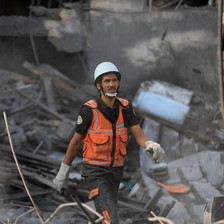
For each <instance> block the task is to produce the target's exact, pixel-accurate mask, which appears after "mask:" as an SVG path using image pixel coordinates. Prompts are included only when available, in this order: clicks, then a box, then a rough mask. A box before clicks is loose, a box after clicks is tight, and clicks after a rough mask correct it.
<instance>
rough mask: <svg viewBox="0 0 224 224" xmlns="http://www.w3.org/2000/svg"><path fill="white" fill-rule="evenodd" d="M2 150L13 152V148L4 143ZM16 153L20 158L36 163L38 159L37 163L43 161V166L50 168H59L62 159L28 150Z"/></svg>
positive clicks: (1, 145)
mask: <svg viewBox="0 0 224 224" xmlns="http://www.w3.org/2000/svg"><path fill="white" fill-rule="evenodd" d="M0 151H1V152H5V153H10V154H11V150H10V147H9V146H8V145H3V144H0ZM16 155H17V157H18V160H20V161H21V160H27V161H29V162H30V163H34V162H35V161H36V163H37V164H38V163H41V164H42V166H43V167H49V168H57V169H58V167H59V166H60V164H61V161H58V160H55V159H52V158H49V157H46V156H42V155H39V154H33V153H30V152H28V151H25V150H24V151H16Z"/></svg>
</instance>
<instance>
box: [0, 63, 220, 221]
mask: <svg viewBox="0 0 224 224" xmlns="http://www.w3.org/2000/svg"><path fill="white" fill-rule="evenodd" d="M22 66H23V67H24V74H16V73H15V72H13V71H6V70H0V73H1V76H0V77H1V84H0V93H1V94H0V111H1V113H2V115H1V119H0V152H1V157H0V160H1V162H0V166H1V169H0V177H1V178H0V195H1V197H0V200H1V202H0V222H1V223H23V224H24V223H27V224H28V223H41V221H40V218H39V217H38V216H37V214H36V212H35V211H34V208H33V205H32V203H31V201H30V199H29V197H28V194H27V192H26V191H25V188H24V183H23V182H22V181H21V178H20V175H19V173H18V170H17V168H18V167H17V166H16V163H15V161H14V159H15V158H14V157H13V155H12V151H11V147H10V144H9V139H8V137H9V136H8V133H7V131H6V123H5V120H4V118H3V112H5V114H6V121H7V123H8V126H9V130H10V136H11V138H12V142H13V148H14V150H15V152H16V158H17V159H18V162H19V166H20V168H21V170H22V173H23V175H24V179H25V183H26V184H27V187H28V189H29V191H30V194H31V195H32V198H33V200H34V202H35V204H36V205H37V208H38V210H39V212H40V214H41V216H42V217H43V220H45V221H46V220H47V219H48V218H49V217H50V216H51V215H52V214H53V212H54V211H55V209H56V208H57V207H58V206H62V208H61V209H60V210H59V211H58V212H57V213H56V214H55V215H53V217H52V219H50V220H49V223H54V224H56V223H80V224H82V223H88V221H87V217H86V215H85V213H84V212H83V211H82V210H81V208H80V206H79V205H75V206H68V207H65V205H66V203H77V198H78V202H81V203H83V204H84V205H85V206H87V207H88V208H93V209H94V206H93V203H92V201H89V200H88V190H87V188H86V186H85V184H84V182H83V180H82V178H81V176H80V169H81V160H82V158H81V150H80V154H79V156H78V158H76V159H75V161H74V162H73V169H72V172H71V173H70V180H69V185H68V188H67V189H68V190H67V191H65V192H64V193H63V194H58V193H57V192H56V191H55V190H54V189H53V187H52V179H53V178H54V177H55V175H56V173H57V171H58V168H59V166H60V163H61V161H62V160H63V157H64V154H65V151H66V149H67V146H68V143H69V140H70V138H71V136H72V134H73V132H74V126H75V120H76V116H77V113H78V111H79V108H80V106H81V105H82V104H83V103H84V102H85V101H87V100H88V99H91V98H93V97H96V95H97V92H96V90H95V87H94V86H93V85H85V86H80V85H79V84H77V83H75V82H74V81H72V80H70V79H69V78H67V77H66V76H64V75H63V74H61V73H60V72H59V71H56V70H55V69H54V68H52V67H51V66H49V65H41V66H40V69H39V70H38V69H37V68H36V67H35V66H34V65H32V64H31V63H29V62H24V63H23V65H22ZM133 97H134V96H129V98H130V99H131V98H133ZM189 106H190V111H189V113H188V114H187V117H186V119H185V122H184V125H182V126H178V127H177V126H175V125H169V124H167V123H164V122H163V121H161V120H156V121H155V120H153V119H152V118H149V117H148V116H145V115H144V116H143V115H142V114H138V116H139V120H140V123H141V125H142V126H143V130H144V131H145V132H146V134H148V135H149V136H153V137H152V140H156V141H158V142H159V143H160V144H161V146H162V147H163V148H164V150H165V151H166V158H165V160H164V163H162V165H163V167H162V168H163V169H155V170H153V169H152V167H153V165H155V164H153V162H152V161H151V160H150V158H149V157H148V155H146V154H145V152H144V150H142V149H141V148H140V151H139V150H138V149H139V147H138V145H137V144H136V142H135V141H134V139H133V138H132V137H131V136H130V141H129V145H128V155H127V159H126V164H125V171H124V178H123V181H122V183H121V186H120V198H119V213H120V218H121V223H126V224H127V223H150V222H149V221H148V220H147V219H148V218H149V217H153V214H154V215H158V216H163V217H167V218H169V219H170V220H172V221H173V222H174V223H176V224H182V223H183V224H193V223H196V224H199V223H203V213H204V209H205V206H206V202H207V200H208V199H209V200H212V199H213V197H215V196H220V195H222V194H223V191H224V188H223V184H224V183H223V182H224V181H223V176H224V175H223V172H224V169H223V143H224V129H223V121H222V117H221V110H220V105H219V102H218V100H217V99H216V98H215V97H212V96H210V95H209V94H206V93H201V92H200V93H197V92H194V96H193V97H192V100H191V103H190V105H189ZM148 127H150V128H148ZM153 138H155V139H153ZM139 152H140V153H139ZM157 168H158V167H157ZM157 170H158V172H156V171H157ZM153 171H154V173H153ZM161 173H162V174H161ZM157 182H161V183H163V184H165V187H166V186H169V187H170V188H168V190H166V189H165V187H161V186H160V185H158V183H157ZM176 185H181V187H180V186H179V187H177V188H175V187H174V186H176ZM171 186H173V187H171ZM189 189H190V190H189ZM175 190H177V192H175ZM181 191H182V192H181ZM85 208H86V207H85ZM87 211H88V213H89V215H90V216H91V217H92V218H93V217H95V215H94V214H93V212H90V211H89V210H88V209H87ZM152 212H153V213H152ZM151 223H152V222H151Z"/></svg>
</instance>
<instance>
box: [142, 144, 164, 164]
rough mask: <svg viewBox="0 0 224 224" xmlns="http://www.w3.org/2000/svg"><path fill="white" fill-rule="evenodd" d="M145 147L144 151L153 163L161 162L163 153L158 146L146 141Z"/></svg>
mask: <svg viewBox="0 0 224 224" xmlns="http://www.w3.org/2000/svg"><path fill="white" fill-rule="evenodd" d="M145 146H146V147H145V151H146V152H148V153H150V154H151V155H152V159H153V160H154V161H155V162H157V163H160V162H161V161H162V160H163V158H164V156H165V152H164V150H163V149H162V147H161V146H160V144H158V143H156V142H153V141H147V142H145Z"/></svg>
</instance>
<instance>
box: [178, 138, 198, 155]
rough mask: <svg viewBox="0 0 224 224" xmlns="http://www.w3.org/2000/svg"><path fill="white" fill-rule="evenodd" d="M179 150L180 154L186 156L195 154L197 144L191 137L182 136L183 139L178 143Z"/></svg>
mask: <svg viewBox="0 0 224 224" xmlns="http://www.w3.org/2000/svg"><path fill="white" fill-rule="evenodd" d="M180 151H181V154H182V156H188V155H192V154H195V153H196V152H197V151H198V149H197V144H196V143H195V141H194V139H193V138H190V139H189V138H183V141H182V143H181V145H180Z"/></svg>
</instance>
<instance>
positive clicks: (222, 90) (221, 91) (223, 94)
mask: <svg viewBox="0 0 224 224" xmlns="http://www.w3.org/2000/svg"><path fill="white" fill-rule="evenodd" d="M217 4H218V49H217V57H218V74H219V96H220V104H221V111H222V119H223V120H224V88H223V82H224V77H223V58H222V56H223V55H222V52H223V49H222V42H223V21H222V18H223V0H220V1H217Z"/></svg>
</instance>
